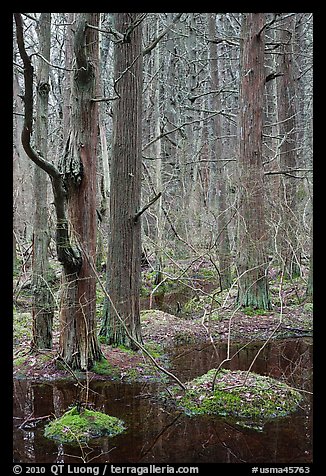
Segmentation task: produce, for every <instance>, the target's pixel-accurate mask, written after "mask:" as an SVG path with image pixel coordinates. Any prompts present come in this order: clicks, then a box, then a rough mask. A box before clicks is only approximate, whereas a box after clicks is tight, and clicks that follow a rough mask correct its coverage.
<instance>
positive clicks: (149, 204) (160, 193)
mask: <svg viewBox="0 0 326 476" xmlns="http://www.w3.org/2000/svg"><path fill="white" fill-rule="evenodd" d="M161 196H162V192H159V193H158V194H157V195H155V197H154V198H152V200H151V201H150V202H148V203H147V205H145V206H144V207H143V208H142V209H141V210H139V212H137V213H136V215H135V218H134V222H135V223H136V222H137V220H138V218H139V217H140V216H141V215H142V214H143V213H144V212H145V211H146V210H147V208H149V207H150V206H151V205H153V203H155V202H156V200H158V199H159V198H160V197H161Z"/></svg>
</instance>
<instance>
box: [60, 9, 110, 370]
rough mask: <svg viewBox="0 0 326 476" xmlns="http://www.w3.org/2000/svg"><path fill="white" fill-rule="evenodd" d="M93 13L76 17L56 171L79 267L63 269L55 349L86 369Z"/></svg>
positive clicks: (91, 256)
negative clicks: (66, 129)
mask: <svg viewBox="0 0 326 476" xmlns="http://www.w3.org/2000/svg"><path fill="white" fill-rule="evenodd" d="M98 20H99V14H98V13H81V14H79V15H78V19H77V24H76V31H75V42H74V54H75V60H76V64H75V67H76V72H75V73H74V77H73V84H72V98H71V105H72V116H71V122H70V124H71V130H70V134H69V137H68V140H67V144H66V151H65V156H64V158H63V160H62V162H61V172H62V174H63V176H64V181H65V185H66V189H67V197H68V210H69V223H70V227H71V239H72V240H73V241H75V243H76V246H77V248H79V249H80V250H81V264H80V263H76V266H71V265H68V266H67V265H66V264H65V262H64V261H63V265H64V286H65V288H64V292H63V300H62V303H63V305H62V309H61V322H60V327H61V329H60V351H61V355H62V357H63V359H64V360H65V362H66V363H67V364H68V365H70V366H71V367H72V368H77V369H81V370H86V369H89V368H91V367H92V365H93V363H94V361H96V360H100V358H101V351H100V347H99V343H98V339H97V330H96V281H95V277H94V273H93V270H92V268H91V264H90V263H92V264H94V263H95V256H96V162H97V156H96V148H97V130H98V116H97V103H96V102H94V101H92V98H94V97H95V96H96V86H97V68H98V64H97V63H98V51H97V48H98V32H97V31H96V30H94V29H91V28H89V27H88V26H87V24H91V25H94V26H96V25H98Z"/></svg>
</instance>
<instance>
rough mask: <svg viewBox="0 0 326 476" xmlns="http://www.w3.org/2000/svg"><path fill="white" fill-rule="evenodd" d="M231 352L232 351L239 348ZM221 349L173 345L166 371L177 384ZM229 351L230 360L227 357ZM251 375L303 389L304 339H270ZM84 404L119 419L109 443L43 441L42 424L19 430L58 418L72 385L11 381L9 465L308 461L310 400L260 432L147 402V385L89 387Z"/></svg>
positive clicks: (308, 350)
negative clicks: (121, 425) (121, 426)
mask: <svg viewBox="0 0 326 476" xmlns="http://www.w3.org/2000/svg"><path fill="white" fill-rule="evenodd" d="M239 348H240V347H239V346H237V345H234V346H233V347H232V353H236V352H237V350H239ZM259 348H260V344H254V345H251V346H250V347H249V346H248V347H247V348H244V349H242V350H241V352H239V353H238V354H236V355H235V357H234V358H233V359H232V360H231V361H230V362H229V364H228V365H229V368H230V369H241V370H245V369H247V368H248V367H249V365H250V363H251V362H252V359H253V357H254V356H255V355H256V353H257V351H258V350H259ZM226 351H227V349H226V345H224V344H222V345H219V346H218V353H217V352H216V351H215V349H214V348H212V346H201V347H198V346H197V347H196V346H192V347H190V346H184V347H179V348H178V350H177V352H176V353H175V355H174V362H173V370H174V371H175V372H176V373H177V375H178V376H179V377H180V378H181V379H182V380H183V381H185V380H187V379H188V378H193V377H194V376H196V375H199V374H202V373H205V372H207V370H209V369H210V368H212V367H216V366H217V365H218V364H219V363H220V362H221V361H222V360H223V359H224V358H225V356H226ZM232 353H231V355H232ZM252 370H253V371H255V372H258V373H260V374H265V375H271V376H274V377H277V378H280V379H282V380H284V381H286V382H287V383H289V384H290V385H293V386H294V387H297V388H303V389H305V390H307V391H310V390H311V373H312V345H311V340H309V339H291V340H287V341H282V340H280V341H273V342H270V343H268V344H267V345H266V347H265V348H264V349H263V351H262V352H261V353H260V355H259V358H258V359H257V360H256V362H255V364H254V366H253V368H252ZM91 389H92V391H91V392H90V401H91V402H92V403H93V405H94V407H95V408H96V409H98V410H101V411H104V412H105V413H108V414H110V415H113V416H117V417H119V418H121V419H123V420H124V421H125V423H126V425H127V431H126V432H125V433H124V434H121V435H118V436H116V437H115V438H107V437H105V438H100V439H97V440H93V441H92V442H91V443H90V444H89V446H87V445H84V447H83V448H80V447H78V446H71V445H59V444H56V443H55V442H53V441H51V440H48V439H46V438H44V437H43V431H44V424H45V422H41V423H31V425H30V426H28V427H27V428H25V429H24V430H22V429H18V427H19V425H20V424H21V423H22V422H23V421H25V420H26V419H27V418H28V417H29V416H30V415H33V416H34V417H38V416H43V415H48V414H50V413H53V414H55V415H56V416H59V415H61V414H62V413H63V411H65V410H66V409H67V407H68V406H69V405H70V404H71V403H73V402H74V401H76V399H77V398H78V396H79V393H80V390H79V388H78V387H76V386H75V385H73V384H71V383H70V384H69V383H61V384H60V383H56V384H53V385H51V384H43V385H40V384H31V383H27V382H26V381H23V380H15V381H14V415H15V420H14V430H15V431H14V448H15V454H14V458H15V461H16V462H18V461H19V462H37V463H43V462H53V463H63V462H66V463H67V462H77V463H80V462H82V460H81V457H83V459H84V460H86V461H92V462H94V463H95V462H112V463H128V462H129V463H137V462H138V463H142V462H143V463H145V462H146V463H196V462H197V463H199V462H230V463H242V462H256V463H259V462H267V461H268V462H277V463H281V462H284V463H287V462H291V463H304V462H309V461H311V438H312V418H311V397H310V395H309V394H306V397H305V400H304V402H303V405H302V409H300V410H299V411H298V412H297V413H296V414H294V415H292V416H290V417H287V418H284V419H281V420H278V421H275V422H271V423H268V424H266V425H265V428H264V431H263V432H261V433H258V432H255V431H253V430H251V429H244V428H240V427H238V426H237V425H236V424H235V423H231V422H230V421H229V420H228V421H226V420H224V419H222V418H217V417H207V416H206V417H205V416H201V417H196V418H190V417H187V416H185V415H182V414H180V413H178V412H176V411H175V410H173V409H171V408H167V407H166V406H164V405H163V403H162V402H160V401H158V400H157V399H156V400H155V399H153V397H151V396H150V395H153V394H154V395H155V393H156V390H157V389H156V388H155V385H153V384H126V383H121V382H103V381H97V382H95V381H94V382H92V383H91Z"/></svg>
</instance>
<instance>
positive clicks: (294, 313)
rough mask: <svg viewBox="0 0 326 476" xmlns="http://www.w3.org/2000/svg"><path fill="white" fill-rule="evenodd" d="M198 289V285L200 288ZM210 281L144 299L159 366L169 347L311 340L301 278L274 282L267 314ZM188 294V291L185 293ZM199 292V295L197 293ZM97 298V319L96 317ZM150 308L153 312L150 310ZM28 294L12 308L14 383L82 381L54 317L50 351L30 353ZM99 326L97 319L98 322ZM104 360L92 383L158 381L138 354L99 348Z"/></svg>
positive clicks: (146, 336)
mask: <svg viewBox="0 0 326 476" xmlns="http://www.w3.org/2000/svg"><path fill="white" fill-rule="evenodd" d="M199 284H200V283H199ZM214 287H215V286H214V282H213V281H212V280H210V279H205V280H204V281H202V283H201V286H200V285H199V286H198V280H197V282H196V289H197V291H196V292H190V293H189V292H188V291H187V292H183V291H182V290H181V291H180V288H177V287H174V289H171V290H170V291H171V292H167V293H166V294H165V295H164V296H162V295H160V299H159V300H158V301H156V303H155V300H154V306H155V305H156V306H157V305H158V302H159V306H160V308H161V309H148V307H149V302H150V299H149V296H148V293H147V296H143V298H142V308H143V310H142V311H141V324H142V335H143V341H144V344H145V347H146V348H147V350H148V351H149V352H150V353H151V354H152V355H153V357H155V358H156V359H157V360H158V362H159V363H160V364H161V365H163V366H168V357H167V355H168V352H169V348H173V347H175V346H178V345H183V344H195V343H197V342H209V341H211V342H220V343H221V342H225V341H228V340H229V341H230V342H232V343H235V342H250V341H262V340H267V339H271V338H286V337H302V336H311V335H312V328H313V325H312V322H313V305H312V303H311V302H307V301H306V300H305V283H304V282H303V280H302V279H299V278H298V279H297V280H292V281H291V282H283V283H282V285H280V283H279V281H278V280H277V279H275V280H274V281H272V282H271V284H270V293H271V298H272V303H273V304H272V309H271V310H270V311H263V310H259V309H257V310H252V309H249V308H245V309H243V308H241V309H237V308H236V305H235V300H236V289H235V287H233V288H231V290H230V291H225V292H224V293H219V292H216V291H215V292H214ZM188 290H189V288H188ZM198 290H200V292H198ZM102 298H103V296H100V299H99V302H98V304H99V306H98V314H99V316H100V314H101V308H102ZM154 306H153V307H154ZM30 310H31V295H30V290H29V289H28V287H27V289H25V290H24V289H23V290H21V291H20V293H19V296H18V299H16V301H15V309H14V322H13V324H14V326H13V337H14V342H13V343H14V375H15V376H16V377H17V378H30V379H33V380H44V379H46V380H53V379H60V378H71V377H73V378H77V379H83V378H85V374H81V373H78V372H74V371H72V370H71V369H67V368H65V367H64V365H63V362H61V360H60V357H59V354H58V336H59V331H58V318H57V317H56V318H55V323H54V332H53V349H52V350H44V351H38V352H36V351H32V350H31V337H32V334H31V332H32V317H31V312H30ZM99 321H100V319H99ZM101 347H102V352H103V355H104V359H103V360H102V361H101V362H100V363H98V364H97V365H96V367H95V368H94V369H93V370H94V371H95V373H94V372H90V373H89V374H88V376H87V377H89V375H91V376H92V378H94V377H95V376H96V378H98V376H99V375H100V376H101V377H100V378H111V379H119V380H126V381H132V380H137V379H143V380H146V379H160V378H161V377H159V376H158V372H157V369H155V367H153V365H152V364H151V363H150V362H149V361H148V359H147V358H145V356H144V355H143V353H142V352H132V351H128V350H127V349H124V348H119V347H112V346H109V345H107V344H105V343H101Z"/></svg>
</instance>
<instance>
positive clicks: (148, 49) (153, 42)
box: [143, 13, 182, 56]
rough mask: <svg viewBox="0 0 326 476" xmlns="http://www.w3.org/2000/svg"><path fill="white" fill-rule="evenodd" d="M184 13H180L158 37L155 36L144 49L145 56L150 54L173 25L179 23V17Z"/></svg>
mask: <svg viewBox="0 0 326 476" xmlns="http://www.w3.org/2000/svg"><path fill="white" fill-rule="evenodd" d="M181 15H182V13H178V14H177V15H176V16H175V17H174V18H173V20H172V22H171V23H170V24H169V25H168V26H167V27H166V28H165V30H163V31H162V32H161V33H160V34H159V35H158V36H157V38H155V39H154V40H153V41H152V42H151V43H150V44H149V45H148V46H146V48H144V49H143V56H145V55H147V54H149V53H150V52H151V51H152V50H153V49H154V48H155V46H156V45H157V44H158V42H159V41H160V40H161V39H162V38H163V37H164V36H165V35H166V34H167V32H168V31H169V30H170V29H171V28H172V26H173V25H174V24H175V23H177V21H178V20H179V18H180V17H181Z"/></svg>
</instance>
